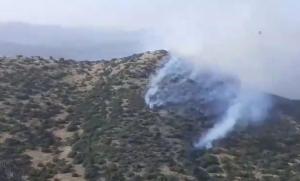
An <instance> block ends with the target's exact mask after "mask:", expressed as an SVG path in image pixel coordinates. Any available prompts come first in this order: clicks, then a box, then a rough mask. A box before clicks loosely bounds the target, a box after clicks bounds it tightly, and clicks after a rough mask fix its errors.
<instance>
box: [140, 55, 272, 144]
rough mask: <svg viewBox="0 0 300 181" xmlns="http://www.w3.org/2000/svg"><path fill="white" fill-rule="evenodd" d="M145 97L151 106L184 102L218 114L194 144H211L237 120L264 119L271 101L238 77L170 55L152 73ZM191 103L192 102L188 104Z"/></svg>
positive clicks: (257, 120) (166, 105) (207, 113)
mask: <svg viewBox="0 0 300 181" xmlns="http://www.w3.org/2000/svg"><path fill="white" fill-rule="evenodd" d="M145 101H146V103H147V104H148V105H149V107H150V108H157V107H158V108H160V107H168V106H170V105H174V104H175V105H183V106H184V107H189V106H190V107H197V108H198V109H197V110H198V111H199V113H201V114H202V115H203V116H206V117H209V116H217V117H218V119H219V120H218V121H217V123H216V124H215V125H214V126H213V127H212V128H211V129H210V130H209V131H208V132H207V133H206V134H204V135H202V137H200V138H199V140H198V141H197V142H196V143H195V144H194V146H195V147H196V148H211V147H212V144H213V142H214V141H215V140H218V139H221V138H224V137H225V136H226V135H227V134H228V133H229V132H230V131H232V130H233V129H234V127H235V126H236V125H237V124H238V123H239V121H243V122H244V123H245V122H247V123H249V124H251V123H253V122H254V123H255V122H260V121H263V120H265V118H266V116H267V113H268V111H269V109H270V108H271V102H270V99H269V97H268V96H267V95H265V94H263V93H260V92H257V91H255V90H250V89H245V88H244V87H243V86H242V85H241V82H240V81H239V80H238V78H237V77H235V76H233V75H228V74H226V73H223V72H216V70H212V69H209V68H207V67H201V68H198V67H195V66H193V64H192V63H190V62H189V61H186V60H184V59H178V58H175V57H171V58H170V60H169V61H168V62H167V63H165V65H164V66H163V67H162V68H161V69H160V70H158V72H157V74H156V75H155V76H153V77H152V79H151V81H150V85H149V89H148V91H147V93H146V95H145ZM191 103H192V104H191Z"/></svg>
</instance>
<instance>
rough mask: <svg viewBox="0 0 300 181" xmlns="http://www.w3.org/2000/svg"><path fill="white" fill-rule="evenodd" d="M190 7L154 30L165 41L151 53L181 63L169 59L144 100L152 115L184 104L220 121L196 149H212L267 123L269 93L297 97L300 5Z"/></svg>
mask: <svg viewBox="0 0 300 181" xmlns="http://www.w3.org/2000/svg"><path fill="white" fill-rule="evenodd" d="M192 2H193V3H187V5H185V4H184V5H182V8H181V12H178V11H177V10H178V8H177V9H176V8H175V9H173V8H170V10H168V11H166V12H163V14H164V13H166V14H167V15H165V16H162V17H167V18H166V19H164V18H162V19H163V23H160V24H159V25H158V26H154V27H153V30H154V32H156V33H157V36H158V37H160V38H158V39H157V42H153V39H151V40H150V42H151V43H152V46H153V47H156V46H155V45H157V44H158V45H161V47H163V48H166V49H168V50H169V51H170V52H171V54H172V55H173V56H175V57H180V58H179V59H178V58H174V57H171V59H170V60H169V61H168V62H167V63H166V64H165V65H164V66H163V67H162V68H161V69H160V70H158V72H157V74H156V75H155V76H154V77H153V78H152V80H151V82H150V85H149V89H148V92H147V93H146V95H145V101H146V103H147V104H148V105H149V106H150V108H155V107H163V106H170V105H185V106H194V107H197V108H198V109H197V110H198V111H199V112H201V114H203V115H204V116H210V115H211V114H214V115H218V119H217V122H216V123H215V125H214V126H213V127H212V128H211V129H210V130H208V131H207V132H206V133H204V134H203V135H202V136H201V137H200V138H199V139H198V141H197V142H196V143H195V144H194V146H195V147H197V148H210V147H211V146H212V145H213V143H215V141H216V140H218V139H221V138H224V137H225V136H226V135H227V134H228V133H230V132H231V131H233V130H234V128H236V127H237V126H238V124H239V123H241V122H243V123H245V122H246V123H248V124H254V123H257V122H261V121H263V120H265V119H266V117H267V116H268V111H269V110H270V108H271V106H272V101H271V99H270V97H268V96H267V95H266V94H264V93H263V92H271V93H276V94H279V95H284V96H288V97H290V98H293V97H294V98H296V97H299V95H298V93H297V88H296V87H298V86H299V84H298V81H297V79H298V78H299V77H300V74H299V73H300V69H299V66H297V65H298V64H299V60H298V58H299V55H300V54H299V50H297V49H296V47H297V46H296V44H297V43H296V42H299V38H300V35H299V31H298V30H300V21H299V20H297V19H296V17H297V16H296V14H295V13H296V7H299V3H295V1H279V0H275V1H270V0H266V1H259V0H253V1H235V0H230V1H224V2H223V1H222V2H220V1H214V0H212V1H209V2H208V1H197V2H196V1H192ZM175 4H176V3H175ZM174 6H176V5H174ZM297 31H298V32H297ZM150 45H151V44H150ZM182 77H183V78H182ZM297 77H298V78H297ZM191 102H192V104H191ZM196 103H198V104H196Z"/></svg>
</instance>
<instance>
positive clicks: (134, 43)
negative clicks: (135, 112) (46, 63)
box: [0, 23, 144, 60]
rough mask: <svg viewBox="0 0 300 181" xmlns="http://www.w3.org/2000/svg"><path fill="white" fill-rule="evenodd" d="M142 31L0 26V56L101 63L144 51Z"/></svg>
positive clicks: (50, 26) (25, 24)
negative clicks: (69, 59)
mask: <svg viewBox="0 0 300 181" xmlns="http://www.w3.org/2000/svg"><path fill="white" fill-rule="evenodd" d="M142 36H144V35H143V32H142V31H131V32H127V31H112V30H106V29H99V28H77V27H61V26H54V25H34V24H27V23H0V55H5V56H15V55H24V56H32V55H39V56H43V57H49V56H52V57H56V58H61V57H64V58H71V59H76V60H98V59H104V58H115V57H122V56H126V55H129V54H133V53H135V52H140V51H142V49H143V46H142V43H141V39H142Z"/></svg>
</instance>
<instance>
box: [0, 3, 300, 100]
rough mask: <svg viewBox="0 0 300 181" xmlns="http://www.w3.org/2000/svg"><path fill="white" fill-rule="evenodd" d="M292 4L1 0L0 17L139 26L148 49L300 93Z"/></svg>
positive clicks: (298, 34) (299, 34)
mask: <svg viewBox="0 0 300 181" xmlns="http://www.w3.org/2000/svg"><path fill="white" fill-rule="evenodd" d="M299 9H300V1H298V0H247V1H242V0H226V1H225V0H224V1H221V0H0V22H25V23H32V24H39V25H61V26H75V27H88V28H93V27H97V28H102V29H112V30H126V31H132V30H146V31H147V32H150V33H151V36H145V37H144V39H143V40H142V41H143V42H144V44H145V47H149V49H155V48H165V49H167V50H171V51H172V52H173V53H175V54H177V55H178V56H185V57H188V58H190V59H191V60H193V62H194V63H195V64H197V65H198V66H202V65H203V64H209V65H210V66H214V67H219V68H220V69H224V70H225V71H229V72H231V73H233V74H237V75H238V76H239V77H240V78H241V79H242V80H243V81H245V82H247V83H248V84H250V85H255V86H257V87H259V88H261V89H263V90H266V91H271V92H275V93H278V94H280V95H285V96H288V97H298V98H299V97H300V91H298V90H300V83H299V82H300V81H299V79H300V60H299V57H300V51H299V42H300V18H299V17H300V11H299ZM258 32H261V34H259V33H258ZM149 37H156V38H155V39H153V38H149Z"/></svg>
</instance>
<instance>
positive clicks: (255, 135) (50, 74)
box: [0, 50, 300, 181]
mask: <svg viewBox="0 0 300 181" xmlns="http://www.w3.org/2000/svg"><path fill="white" fill-rule="evenodd" d="M167 59H168V53H167V52H166V51H163V50H160V51H154V52H146V53H142V54H135V55H132V56H129V57H125V58H121V59H112V60H109V61H104V60H103V61H91V62H89V61H80V62H78V61H73V60H65V59H60V60H56V59H53V58H51V57H50V58H49V59H44V58H42V57H23V56H18V57H16V58H7V57H2V58H0V173H1V174H0V180H1V181H6V180H7V181H19V180H30V181H44V180H45V181H46V180H51V181H59V180H60V181H83V180H91V181H94V180H95V181H96V180H101V181H123V180H124V181H127V180H128V181H141V180H152V181H181V180H182V181H197V180H199V181H205V180H209V181H219V180H220V181H233V180H236V181H244V180H259V181H277V180H278V181H286V180H291V181H297V180H300V102H299V101H292V100H288V99H285V98H281V97H278V96H273V97H274V103H275V105H276V106H275V108H274V110H273V112H272V114H274V115H276V116H273V118H272V119H270V120H268V121H266V122H265V123H264V124H262V125H256V126H244V127H243V128H241V129H238V130H239V131H235V132H233V133H232V134H230V135H229V137H228V138H226V139H224V140H221V141H219V142H218V143H217V144H216V146H215V147H214V148H213V149H210V150H195V149H194V148H193V146H192V144H193V140H194V139H196V138H197V137H198V136H199V135H200V134H201V133H203V132H204V131H206V130H207V129H208V128H210V127H211V126H212V124H213V123H212V121H211V120H210V119H209V118H205V117H203V118H201V120H199V119H195V117H193V116H191V117H186V116H181V115H179V114H176V112H177V111H178V109H179V108H178V107H176V111H174V110H173V111H172V109H154V110H151V109H149V108H148V106H146V104H145V102H144V95H145V92H146V90H147V85H148V83H149V80H150V77H151V75H152V74H153V73H154V72H155V70H156V69H157V68H158V67H160V66H161V65H162V64H163V63H164V62H165V61H166V60H167Z"/></svg>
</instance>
